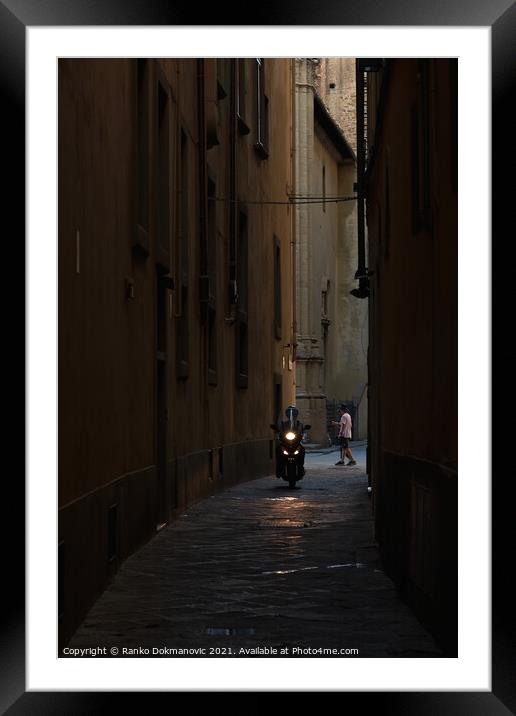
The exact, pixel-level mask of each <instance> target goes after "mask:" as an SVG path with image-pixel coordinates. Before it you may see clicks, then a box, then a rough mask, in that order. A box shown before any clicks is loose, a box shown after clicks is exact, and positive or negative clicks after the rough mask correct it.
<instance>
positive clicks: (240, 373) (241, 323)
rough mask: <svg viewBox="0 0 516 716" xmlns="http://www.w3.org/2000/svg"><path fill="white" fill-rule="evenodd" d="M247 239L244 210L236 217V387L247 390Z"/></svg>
mask: <svg viewBox="0 0 516 716" xmlns="http://www.w3.org/2000/svg"><path fill="white" fill-rule="evenodd" d="M247 244H248V239H247V213H246V211H245V209H242V210H240V211H239V215H238V245H237V290H238V304H237V386H238V387H239V388H247V385H248V364H249V350H248V343H249V336H248V257H247V254H248V247H247Z"/></svg>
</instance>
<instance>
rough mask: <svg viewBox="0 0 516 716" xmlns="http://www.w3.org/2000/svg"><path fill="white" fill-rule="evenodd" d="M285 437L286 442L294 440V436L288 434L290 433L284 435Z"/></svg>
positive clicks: (293, 434)
mask: <svg viewBox="0 0 516 716" xmlns="http://www.w3.org/2000/svg"><path fill="white" fill-rule="evenodd" d="M285 437H286V438H287V440H294V438H295V437H296V434H295V433H292V432H290V433H287V434H286V435H285Z"/></svg>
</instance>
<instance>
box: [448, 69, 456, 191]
mask: <svg viewBox="0 0 516 716" xmlns="http://www.w3.org/2000/svg"><path fill="white" fill-rule="evenodd" d="M448 62H449V68H450V110H451V116H450V153H451V156H450V165H451V186H452V191H457V187H458V95H457V89H458V80H457V68H458V64H457V63H458V60H457V58H454V59H451V60H449V61H448Z"/></svg>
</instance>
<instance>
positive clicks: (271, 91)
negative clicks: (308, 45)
mask: <svg viewBox="0 0 516 716" xmlns="http://www.w3.org/2000/svg"><path fill="white" fill-rule="evenodd" d="M292 97H293V65H292V62H291V61H290V60H288V59H285V60H264V59H261V58H256V59H252V58H249V59H241V60H231V59H224V60H216V59H209V60H205V59H166V60H165V59H163V60H154V59H152V60H151V59H148V60H147V59H138V60H136V59H134V60H130V59H120V60H117V59H106V60H104V59H94V60H93V59H81V60H79V59H70V60H60V61H59V108H58V111H59V114H58V121H59V547H58V552H59V619H60V642H61V644H62V643H64V642H66V641H67V640H68V639H69V637H70V636H71V634H72V633H73V631H74V630H75V628H76V627H77V625H78V624H79V623H80V621H82V619H83V618H84V616H85V614H86V612H87V610H88V609H89V607H90V606H91V604H92V603H93V601H94V600H95V599H96V598H97V597H98V596H99V594H100V593H101V592H102V591H103V589H104V588H105V586H106V584H107V582H108V581H109V580H110V579H111V577H112V576H113V574H114V573H115V572H116V570H117V568H118V566H119V565H120V563H121V562H122V561H123V560H124V559H125V558H126V557H127V556H129V555H130V554H131V553H132V552H134V551H135V550H136V549H137V548H138V547H139V546H140V545H142V544H143V543H144V542H145V541H147V540H148V539H150V538H151V537H152V536H153V535H154V534H155V533H156V531H157V530H159V529H160V528H161V527H162V526H163V525H165V524H166V523H167V522H168V521H169V520H170V519H171V518H172V517H173V516H174V515H176V514H178V513H179V512H180V511H183V510H184V509H185V507H186V506H187V505H188V504H190V503H192V502H193V501H195V500H196V499H198V498H201V497H203V496H206V495H208V494H210V493H212V492H213V491H215V490H218V489H220V488H221V487H226V486H228V485H230V484H232V483H235V482H237V481H240V480H245V479H251V478H254V477H257V476H260V475H265V474H270V473H272V472H273V442H272V432H271V430H270V428H269V424H270V423H271V422H273V421H275V420H276V419H277V416H278V414H279V412H280V410H281V407H282V406H283V405H285V404H288V403H291V402H292V401H293V400H294V395H295V362H294V361H295V353H294V343H295V312H294V309H295V302H294V290H293V288H292V287H293V285H294V283H295V282H294V276H293V271H294V255H293V235H294V234H293V232H294V222H295V216H294V212H293V209H292V207H291V206H290V205H289V202H288V195H289V194H290V193H291V192H292V187H293V184H294V177H293V163H292V152H291V148H292V140H293V133H294V116H293V102H292Z"/></svg>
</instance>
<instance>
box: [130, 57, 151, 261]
mask: <svg viewBox="0 0 516 716" xmlns="http://www.w3.org/2000/svg"><path fill="white" fill-rule="evenodd" d="M149 89H150V85H149V62H148V60H137V61H136V123H137V128H136V163H137V170H136V172H137V198H136V227H135V232H134V236H133V248H134V250H135V251H137V252H139V253H141V254H143V255H144V256H148V254H149Z"/></svg>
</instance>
